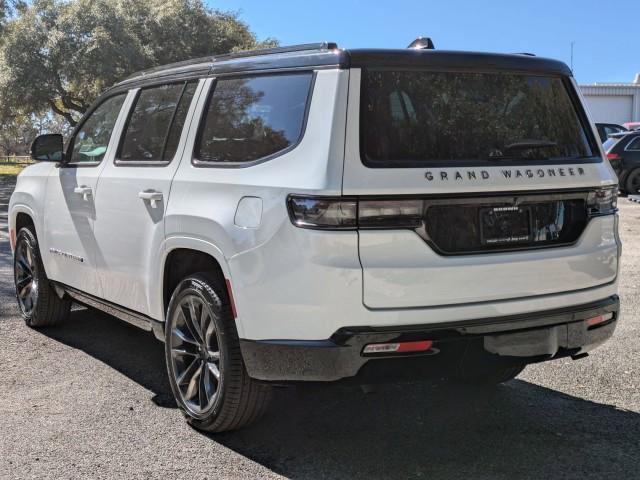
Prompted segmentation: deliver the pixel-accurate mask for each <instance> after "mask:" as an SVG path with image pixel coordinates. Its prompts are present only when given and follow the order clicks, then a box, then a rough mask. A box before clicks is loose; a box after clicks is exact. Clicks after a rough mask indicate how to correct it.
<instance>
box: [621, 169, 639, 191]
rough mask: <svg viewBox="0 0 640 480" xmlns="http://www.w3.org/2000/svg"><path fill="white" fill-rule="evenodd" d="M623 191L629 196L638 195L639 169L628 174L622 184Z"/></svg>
mask: <svg viewBox="0 0 640 480" xmlns="http://www.w3.org/2000/svg"><path fill="white" fill-rule="evenodd" d="M624 189H625V191H626V193H628V194H629V195H638V191H640V168H636V169H635V170H631V171H630V172H629V175H627V179H626V180H625V182H624Z"/></svg>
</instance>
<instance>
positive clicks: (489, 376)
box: [455, 365, 526, 387]
mask: <svg viewBox="0 0 640 480" xmlns="http://www.w3.org/2000/svg"><path fill="white" fill-rule="evenodd" d="M525 367H526V365H513V366H504V365H484V366H481V367H477V368H471V369H464V370H460V371H459V372H458V373H457V374H456V377H455V378H456V380H458V381H459V382H462V383H466V384H468V385H474V386H477V387H490V386H495V385H499V384H501V383H505V382H508V381H509V380H513V379H514V378H516V377H517V376H518V375H520V374H521V373H522V371H523V370H524V369H525Z"/></svg>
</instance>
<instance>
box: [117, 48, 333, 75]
mask: <svg viewBox="0 0 640 480" xmlns="http://www.w3.org/2000/svg"><path fill="white" fill-rule="evenodd" d="M337 48H338V44H337V43H335V42H318V43H301V44H300V45H290V46H286V47H273V48H261V49H255V50H241V51H239V52H231V53H223V54H221V55H209V56H206V57H200V58H192V59H191V60H184V61H182V62H175V63H171V64H168V65H160V66H158V67H151V68H148V69H146V70H142V71H139V72H136V73H134V74H132V75H130V76H129V77H127V78H125V79H124V80H123V81H122V82H120V83H125V82H127V81H129V80H133V79H135V78H140V77H145V76H147V75H150V74H152V73H155V72H162V71H165V70H170V69H173V68H180V67H188V66H190V65H198V64H204V63H215V62H217V61H220V60H223V61H224V60H232V59H234V58H243V57H257V56H262V55H275V54H278V53H290V52H304V51H308V50H335V49H337Z"/></svg>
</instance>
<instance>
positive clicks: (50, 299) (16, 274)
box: [13, 227, 72, 328]
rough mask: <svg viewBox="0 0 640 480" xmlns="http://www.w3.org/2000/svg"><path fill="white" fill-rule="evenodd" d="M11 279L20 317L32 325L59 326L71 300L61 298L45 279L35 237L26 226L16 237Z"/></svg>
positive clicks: (37, 326) (68, 309) (67, 314)
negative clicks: (14, 288)
mask: <svg viewBox="0 0 640 480" xmlns="http://www.w3.org/2000/svg"><path fill="white" fill-rule="evenodd" d="M13 279H14V283H15V287H16V298H17V300H18V306H19V308H20V313H21V314H22V318H24V321H25V323H26V324H27V325H28V326H29V327H32V328H40V327H49V326H53V325H58V324H59V323H62V322H63V321H64V320H66V319H67V317H68V316H69V312H70V310H71V303H72V302H71V300H70V299H68V298H60V297H59V296H58V294H57V293H56V291H55V290H54V288H53V287H52V285H51V282H49V279H48V278H47V274H46V273H45V271H44V265H43V264H42V258H41V257H40V249H39V246H38V239H37V238H36V236H35V233H34V232H32V231H31V230H30V229H29V228H28V227H25V228H22V229H21V230H20V231H19V232H18V236H17V238H16V251H15V254H14V257H13Z"/></svg>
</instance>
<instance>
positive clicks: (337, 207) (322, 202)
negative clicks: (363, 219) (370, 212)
mask: <svg viewBox="0 0 640 480" xmlns="http://www.w3.org/2000/svg"><path fill="white" fill-rule="evenodd" d="M287 203H288V206H289V216H290V217H291V221H292V222H293V224H294V225H295V226H296V227H301V228H319V229H331V230H336V229H337V230H353V229H355V228H357V211H358V204H357V202H356V200H350V199H347V198H330V197H318V198H312V197H298V196H290V197H289V200H288V202H287Z"/></svg>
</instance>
